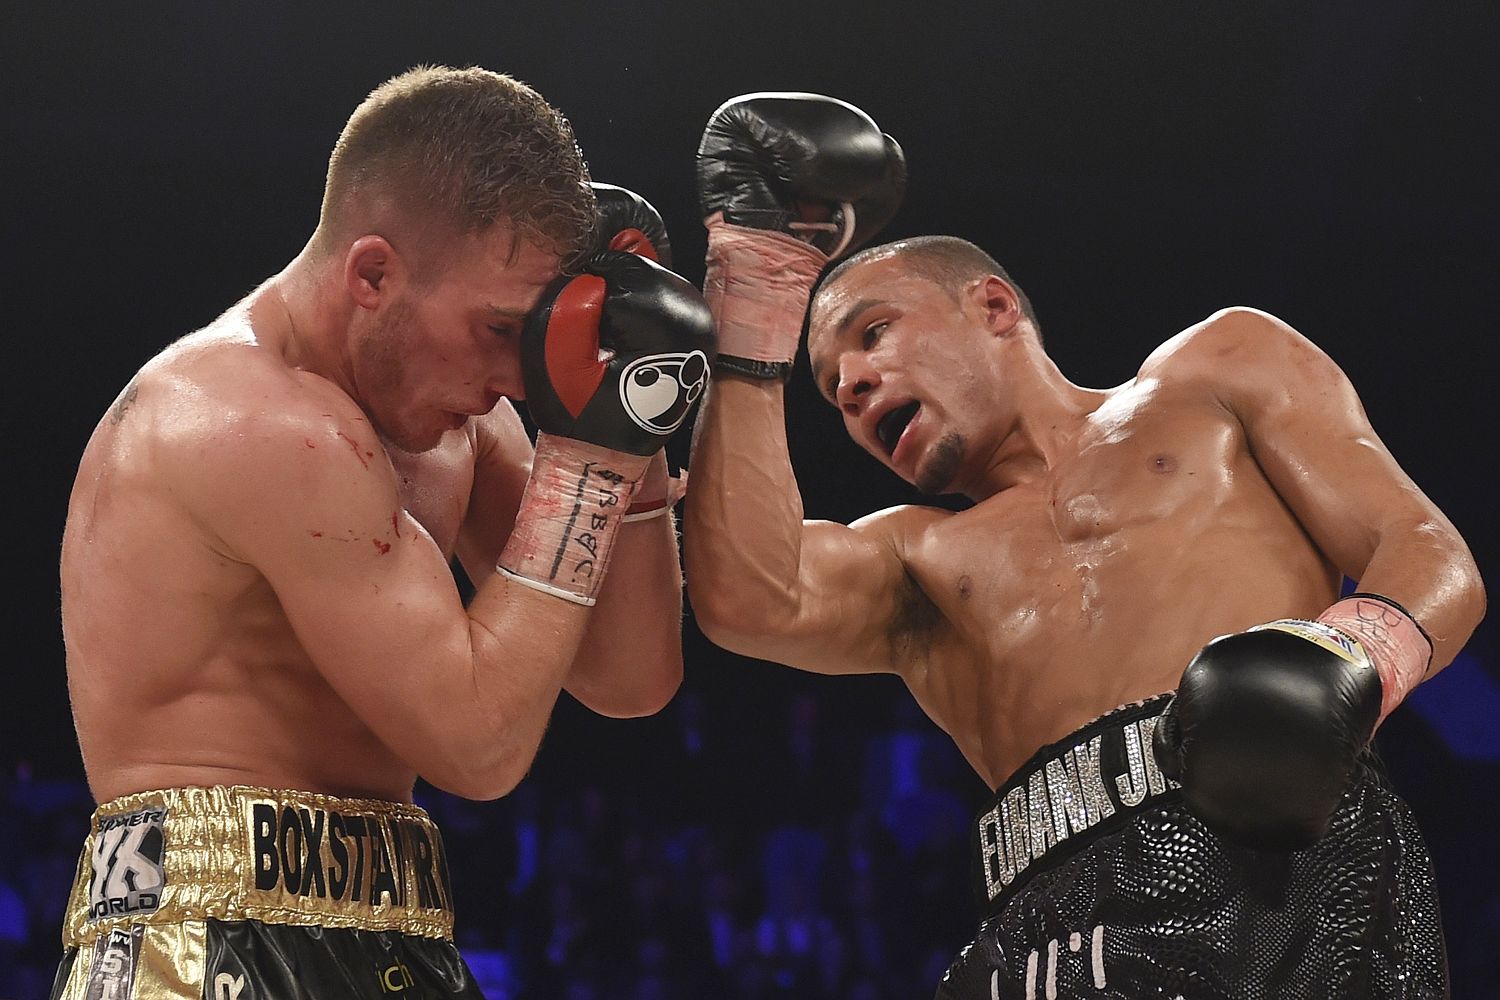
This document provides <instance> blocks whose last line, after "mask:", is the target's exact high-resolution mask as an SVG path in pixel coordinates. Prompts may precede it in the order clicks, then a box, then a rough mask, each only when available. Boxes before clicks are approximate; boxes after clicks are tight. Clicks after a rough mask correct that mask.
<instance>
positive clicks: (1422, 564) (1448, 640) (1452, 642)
mask: <svg viewBox="0 0 1500 1000" xmlns="http://www.w3.org/2000/svg"><path fill="white" fill-rule="evenodd" d="M1359 589H1360V590H1362V591H1366V592H1369V593H1375V594H1382V595H1384V596H1386V597H1389V598H1391V599H1392V600H1394V601H1396V602H1398V603H1399V604H1401V605H1402V607H1404V608H1406V610H1407V611H1408V612H1410V613H1411V615H1412V617H1413V618H1414V619H1416V621H1417V623H1418V624H1420V625H1421V626H1422V628H1423V630H1424V631H1425V632H1426V633H1427V635H1428V637H1429V638H1430V639H1431V640H1432V646H1433V649H1432V665H1431V667H1430V668H1429V670H1428V673H1427V676H1429V677H1430V676H1432V675H1433V674H1435V673H1437V672H1438V671H1439V670H1441V669H1442V668H1444V667H1446V666H1447V665H1448V664H1449V663H1451V662H1453V658H1454V657H1455V656H1457V655H1458V652H1459V650H1460V649H1462V648H1463V646H1464V643H1466V642H1467V641H1468V639H1469V636H1470V635H1472V634H1473V632H1474V629H1475V627H1477V626H1478V624H1479V622H1480V620H1481V619H1482V618H1483V617H1484V611H1485V591H1484V582H1483V581H1482V580H1481V579H1480V576H1479V568H1478V567H1477V566H1476V565H1475V563H1474V557H1473V555H1472V554H1471V553H1470V552H1469V548H1468V546H1467V545H1466V544H1465V543H1464V541H1463V539H1462V538H1461V537H1460V536H1459V534H1458V531H1457V530H1456V529H1455V528H1454V527H1453V525H1452V524H1450V523H1449V522H1448V520H1447V519H1446V518H1444V517H1442V516H1441V515H1437V516H1435V517H1432V518H1425V519H1419V520H1416V521H1412V522H1406V523H1402V524H1399V525H1393V526H1391V527H1389V528H1387V529H1385V530H1383V531H1382V532H1381V537H1380V540H1379V543H1378V544H1377V546H1376V548H1375V552H1374V554H1373V555H1372V557H1371V559H1370V562H1369V565H1368V566H1367V567H1366V568H1365V571H1364V573H1363V574H1361V575H1360V578H1359Z"/></svg>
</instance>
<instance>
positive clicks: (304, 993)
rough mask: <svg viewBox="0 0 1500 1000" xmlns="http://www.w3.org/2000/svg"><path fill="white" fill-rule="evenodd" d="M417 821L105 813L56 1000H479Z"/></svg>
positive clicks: (249, 811)
mask: <svg viewBox="0 0 1500 1000" xmlns="http://www.w3.org/2000/svg"><path fill="white" fill-rule="evenodd" d="M452 938H453V905H452V891H451V889H450V886H449V879H448V865H447V858H446V856H445V854H444V851H443V843H442V837H441V835H440V834H439V833H438V830H437V827H436V826H435V825H434V824H433V823H432V821H431V820H430V819H429V818H428V816H427V813H426V812H425V811H423V810H422V809H420V808H418V807H416V806H413V805H406V804H402V803H395V802H384V801H379V800H374V799H341V798H334V797H332V796H326V795H317V794H313V793H310V792H299V791H284V790H270V789H264V788H249V787H244V786H235V787H210V788H174V789H165V790H162V791H152V792H141V793H137V794H134V795H128V796H124V797H122V798H119V799H115V800H113V801H111V802H107V803H105V804H104V805H101V806H100V807H99V808H98V809H97V810H96V811H95V813H94V819H93V829H92V831H91V832H90V833H89V835H88V837H87V839H86V840H85V842H84V847H83V853H82V856H81V858H80V859H79V864H78V874H77V877H76V878H75V879H74V883H73V890H72V893H71V895H70V896H69V899H68V909H67V914H66V917H65V921H64V927H63V947H64V958H63V962H62V965H61V967H60V968H59V970H58V977H57V982H56V985H55V986H54V988H53V991H52V996H53V998H54V1000H63V998H66V1000H168V998H186V997H195V998H205V1000H206V998H213V1000H261V998H267V1000H269V998H278V1000H280V998H287V1000H300V998H313V997H333V996H338V997H354V998H363V997H370V998H375V997H381V998H388V997H390V995H391V994H393V993H399V994H400V995H401V996H402V997H403V998H420V997H472V998H476V1000H478V998H480V997H481V994H480V992H479V989H478V987H477V986H476V985H475V983H474V981H473V978H472V976H471V975H470V974H469V970H468V968H467V967H466V966H465V964H464V962H463V959H462V958H461V957H460V956H459V954H458V951H457V949H456V948H455V947H454V946H453V940H452Z"/></svg>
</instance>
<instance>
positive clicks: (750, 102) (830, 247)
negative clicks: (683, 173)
mask: <svg viewBox="0 0 1500 1000" xmlns="http://www.w3.org/2000/svg"><path fill="white" fill-rule="evenodd" d="M697 174H698V202H699V206H700V208H701V209H702V211H703V215H704V221H705V224H706V225H707V226H708V260H707V265H708V266H707V275H706V277H705V280H704V285H703V292H704V297H705V298H707V300H708V303H709V307H710V308H711V309H712V310H713V312H714V318H715V321H716V323H717V324H718V328H719V345H720V353H719V368H720V369H721V370H724V371H728V372H731V373H734V374H737V375H746V376H750V377H753V378H769V379H785V378H786V376H787V375H788V374H789V373H790V371H791V362H792V358H793V357H794V356H795V355H796V353H797V341H798V337H799V335H800V332H801V329H802V314H803V312H804V311H805V310H806V308H807V299H808V295H809V293H810V292H811V291H812V287H813V285H814V284H815V283H816V281H817V277H818V274H819V272H820V271H821V270H822V268H823V266H824V265H825V264H827V263H828V261H829V260H830V259H832V258H835V257H838V256H840V255H841V254H844V253H847V252H849V251H850V250H853V249H855V248H857V247H858V246H860V245H862V244H863V243H864V242H866V241H867V240H868V239H869V238H870V237H871V236H873V235H874V234H875V233H876V232H877V231H879V230H880V229H881V228H882V227H883V226H884V225H885V224H886V223H887V222H889V221H890V219H891V218H892V216H894V215H895V213H896V209H897V208H898V207H899V206H900V204H901V198H902V195H903V194H904V193H905V190H906V159H905V157H904V156H903V155H902V152H901V147H900V146H899V145H897V143H896V141H895V140H894V139H892V138H891V137H890V136H888V135H886V134H884V133H883V132H881V131H880V129H879V127H878V126H877V125H876V124H875V122H874V121H872V120H871V119H870V116H869V115H867V114H865V113H864V112H863V111H861V110H859V109H858V108H856V107H854V106H853V105H851V104H847V103H845V102H843V101H839V100H835V99H834V98H831V97H823V96H820V95H818V94H799V93H761V94H747V95H745V96H743V97H736V98H734V99H733V100H730V101H727V102H725V103H724V104H723V105H721V106H720V107H719V109H718V110H716V111H715V112H714V113H713V116H712V117H711V118H710V119H709V121H708V124H707V126H706V127H705V128H704V131H703V138H702V140H701V141H700V142H699V144H698V169H697Z"/></svg>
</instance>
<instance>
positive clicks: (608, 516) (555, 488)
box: [496, 433, 651, 604]
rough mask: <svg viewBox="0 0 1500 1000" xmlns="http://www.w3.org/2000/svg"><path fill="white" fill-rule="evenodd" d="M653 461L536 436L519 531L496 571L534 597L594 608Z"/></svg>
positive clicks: (511, 539)
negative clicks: (539, 593)
mask: <svg viewBox="0 0 1500 1000" xmlns="http://www.w3.org/2000/svg"><path fill="white" fill-rule="evenodd" d="M650 461H651V459H650V458H649V457H647V456H644V455H630V454H626V453H625V452H620V451H612V450H610V449H608V448H601V447H599V446H598V445H593V444H589V443H587V442H584V441H575V440H573V439H572V438H565V437H556V436H554V435H551V434H545V433H542V434H538V435H537V439H536V457H535V458H533V459H532V462H531V477H530V478H529V479H527V480H526V492H525V493H524V494H522V496H521V509H520V511H519V513H517V514H516V525H515V528H514V529H512V531H511V533H510V540H509V541H508V542H506V544H505V551H504V552H501V553H500V562H499V565H498V566H497V567H496V568H497V569H498V570H499V571H500V572H501V573H504V574H505V575H506V576H508V577H509V578H510V579H512V580H515V581H516V582H517V583H520V584H524V585H525V586H527V587H530V588H532V589H533V590H540V591H542V592H543V593H547V594H552V595H553V596H555V597H561V598H563V599H564V600H568V601H572V602H573V603H575V604H593V603H594V601H595V600H597V598H598V596H599V587H600V585H601V584H602V583H603V581H604V571H605V570H606V569H607V568H608V566H609V557H610V553H611V552H612V551H613V550H614V544H615V538H616V537H617V536H618V535H619V532H620V524H621V523H622V522H623V521H624V518H625V511H626V509H627V508H628V507H629V506H630V498H631V494H632V493H633V492H634V491H635V488H636V484H637V481H638V480H639V479H640V478H641V474H642V473H643V472H645V470H646V466H647V464H648V463H649V462H650Z"/></svg>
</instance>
